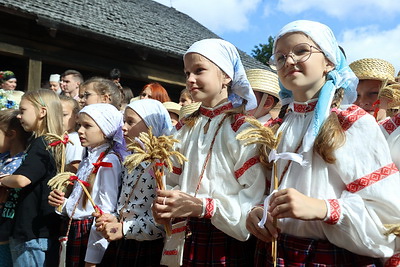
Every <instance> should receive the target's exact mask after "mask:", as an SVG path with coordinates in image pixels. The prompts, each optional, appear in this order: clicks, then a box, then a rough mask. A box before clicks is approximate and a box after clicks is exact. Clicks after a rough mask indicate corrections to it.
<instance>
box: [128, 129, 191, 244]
mask: <svg viewBox="0 0 400 267" xmlns="http://www.w3.org/2000/svg"><path fill="white" fill-rule="evenodd" d="M178 142H179V141H178V140H177V139H174V138H172V135H170V136H166V135H161V136H159V137H156V136H155V135H153V132H152V127H149V130H148V132H147V133H146V132H142V133H140V135H139V137H136V138H135V140H134V141H133V142H131V143H130V144H129V145H128V150H129V151H132V155H129V156H127V157H126V158H125V161H124V166H125V167H126V169H127V170H128V171H129V172H132V171H133V170H134V169H135V168H136V166H138V165H139V164H140V163H142V162H148V163H150V168H151V171H150V173H151V174H152V175H153V177H154V178H155V179H156V183H157V188H159V189H160V190H165V182H164V181H163V177H164V170H167V171H169V172H172V166H173V165H172V160H173V159H174V158H175V159H176V160H177V161H178V162H179V163H180V164H183V162H184V161H187V158H186V157H185V156H183V155H182V154H181V153H180V152H179V151H176V150H174V144H175V143H178ZM165 232H166V233H167V235H168V236H170V235H171V226H170V225H165Z"/></svg>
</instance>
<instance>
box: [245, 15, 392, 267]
mask: <svg viewBox="0 0 400 267" xmlns="http://www.w3.org/2000/svg"><path fill="white" fill-rule="evenodd" d="M273 51H274V59H273V63H274V64H275V65H276V67H277V71H278V77H279V80H280V84H281V92H280V95H281V98H282V102H283V107H282V110H281V114H280V117H281V118H283V122H282V125H281V126H280V128H279V129H278V132H282V141H281V142H280V145H279V147H278V153H282V152H292V153H296V154H299V155H300V158H302V161H301V160H298V161H297V162H295V161H292V160H286V159H278V160H277V173H276V174H277V177H278V180H279V187H278V190H277V191H275V192H270V197H269V198H268V200H269V201H265V202H264V207H256V208H254V209H253V210H252V211H251V212H250V213H249V215H248V218H247V228H248V230H249V231H250V232H251V233H253V234H254V235H255V236H256V237H258V239H259V240H258V244H257V251H256V261H255V265H256V266H267V264H271V262H272V258H271V240H272V239H273V237H275V238H277V240H278V241H277V244H278V249H277V250H278V256H277V258H278V260H277V265H278V266H287V265H290V266H292V265H296V266H316V265H318V266H320V265H323V266H381V261H380V259H379V258H384V257H390V256H391V255H393V253H394V251H395V250H396V245H397V249H399V247H400V240H398V239H396V236H395V235H393V234H389V235H385V234H384V233H385V231H386V226H385V225H386V224H393V223H396V222H397V223H398V222H399V221H400V207H399V205H398V203H399V201H400V196H399V194H398V189H399V188H400V179H399V172H398V170H397V168H396V166H395V165H394V164H393V161H392V159H391V158H390V152H389V148H388V145H387V143H386V141H385V139H384V137H383V135H382V134H381V132H380V129H379V126H378V125H377V124H376V122H375V120H374V118H373V117H372V116H371V115H369V114H367V113H366V112H365V111H364V110H363V109H361V108H359V107H358V106H355V105H351V103H353V102H354V101H355V99H356V97H357V93H356V87H357V82H358V80H357V78H356V76H355V75H354V73H353V72H352V71H351V69H350V68H349V67H348V64H347V62H346V60H345V57H344V55H343V53H342V52H341V51H340V49H339V47H338V44H337V42H336V40H335V37H334V35H333V33H332V31H331V30H330V29H329V28H328V27H327V26H326V25H323V24H320V23H318V22H313V21H304V20H303V21H295V22H292V23H289V24H288V25H286V26H285V27H283V28H282V29H281V31H280V32H279V34H278V35H277V37H276V39H275V42H274V48H273ZM299 163H300V164H299ZM272 188H273V186H272ZM271 191H272V190H271ZM264 208H265V209H267V216H264V218H265V217H266V223H265V224H262V223H260V226H259V225H258V224H259V222H260V220H261V218H262V217H263V211H264ZM274 218H277V219H278V223H277V225H278V226H277V227H274V226H273V219H274Z"/></svg>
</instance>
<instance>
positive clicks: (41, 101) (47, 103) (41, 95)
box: [22, 89, 63, 137]
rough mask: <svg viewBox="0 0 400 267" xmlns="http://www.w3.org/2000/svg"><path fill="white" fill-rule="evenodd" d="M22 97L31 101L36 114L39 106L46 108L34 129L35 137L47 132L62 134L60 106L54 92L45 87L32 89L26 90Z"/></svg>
mask: <svg viewBox="0 0 400 267" xmlns="http://www.w3.org/2000/svg"><path fill="white" fill-rule="evenodd" d="M22 99H25V100H27V101H29V102H31V103H32V105H33V106H34V108H35V110H36V114H39V111H40V109H41V108H46V110H47V112H46V115H45V117H44V119H43V121H42V123H41V124H40V125H39V127H38V129H36V131H35V136H36V137H39V136H42V135H45V134H47V133H53V134H57V135H62V133H63V126H62V106H61V102H60V99H59V97H58V95H57V94H56V93H54V92H53V91H51V90H45V89H39V90H33V91H28V92H26V93H25V94H24V95H23V96H22Z"/></svg>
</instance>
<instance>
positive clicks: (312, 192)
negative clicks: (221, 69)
mask: <svg viewBox="0 0 400 267" xmlns="http://www.w3.org/2000/svg"><path fill="white" fill-rule="evenodd" d="M315 105H316V100H311V101H309V102H307V103H292V105H291V109H292V110H293V112H290V113H289V114H288V115H287V116H286V117H285V118H284V121H283V124H282V125H281V127H280V128H279V131H281V132H283V138H282V141H281V143H280V146H279V148H278V152H295V150H296V148H297V147H298V145H299V143H300V142H302V137H303V135H304V133H305V131H306V129H307V128H308V125H309V123H310V121H311V119H312V116H313V113H314V107H315ZM333 112H336V113H337V114H338V118H339V121H340V123H341V125H342V128H343V130H344V131H345V136H346V141H345V143H344V145H343V146H341V147H340V148H338V149H337V150H336V151H335V157H336V162H335V163H334V164H327V163H326V162H325V161H324V160H323V159H322V158H321V157H320V155H319V154H317V153H314V152H313V151H312V149H311V151H303V149H302V147H300V149H299V150H298V153H300V154H302V155H303V156H304V159H305V160H307V161H308V166H306V167H302V166H301V165H300V164H297V163H295V162H291V163H290V165H289V168H288V170H287V172H286V174H285V175H284V177H283V179H282V182H281V184H280V186H279V189H284V188H295V189H297V190H298V191H299V192H301V193H303V194H305V195H307V196H310V197H313V198H318V199H324V200H325V202H326V204H327V207H328V214H327V217H326V218H325V221H302V220H296V219H290V218H285V219H280V220H279V222H278V226H279V227H280V228H281V230H282V232H283V233H286V234H290V235H294V236H297V237H304V238H313V239H327V240H329V241H330V242H331V243H333V244H335V245H336V246H339V247H342V248H345V249H347V250H350V251H352V252H354V253H356V254H359V255H366V256H371V257H388V256H391V255H392V254H393V251H394V250H395V249H396V242H397V246H399V245H400V242H399V240H397V241H396V240H395V239H396V238H395V236H394V235H389V236H385V235H384V234H383V233H384V232H385V228H384V226H383V224H390V223H398V222H399V221H400V205H399V203H400V194H399V192H398V191H399V188H400V179H399V172H398V170H397V168H396V166H395V165H394V163H393V161H392V159H391V157H390V153H389V148H388V145H387V143H386V141H385V138H384V136H383V134H382V132H381V131H380V129H379V127H378V125H377V123H376V122H375V119H374V118H373V117H372V116H371V115H369V114H367V113H366V112H365V111H364V110H363V109H361V108H359V107H358V106H355V105H351V106H347V107H346V108H345V109H343V110H335V111H333ZM287 164H288V161H287V160H279V161H278V179H280V178H281V176H282V173H283V170H284V169H285V167H286V165H287Z"/></svg>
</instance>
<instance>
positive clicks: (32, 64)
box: [27, 58, 42, 91]
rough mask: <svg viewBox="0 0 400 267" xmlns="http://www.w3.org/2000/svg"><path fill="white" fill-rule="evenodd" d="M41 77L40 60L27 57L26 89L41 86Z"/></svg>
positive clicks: (36, 88) (34, 88)
mask: <svg viewBox="0 0 400 267" xmlns="http://www.w3.org/2000/svg"><path fill="white" fill-rule="evenodd" d="M41 77H42V61H40V60H35V59H31V58H30V59H29V69H28V86H27V88H28V91H31V90H38V89H40V87H41V84H40V82H41V79H42V78H41Z"/></svg>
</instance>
